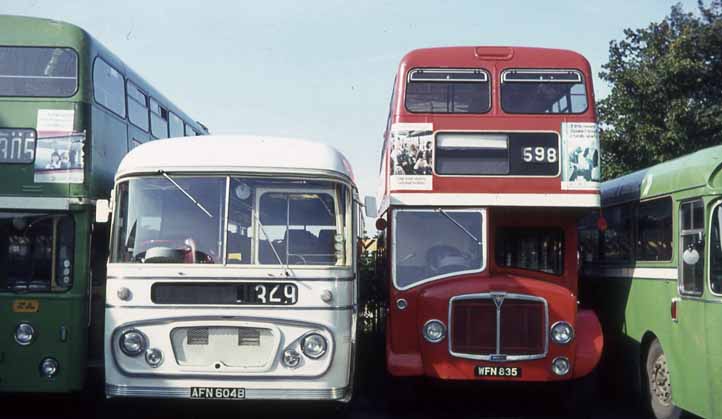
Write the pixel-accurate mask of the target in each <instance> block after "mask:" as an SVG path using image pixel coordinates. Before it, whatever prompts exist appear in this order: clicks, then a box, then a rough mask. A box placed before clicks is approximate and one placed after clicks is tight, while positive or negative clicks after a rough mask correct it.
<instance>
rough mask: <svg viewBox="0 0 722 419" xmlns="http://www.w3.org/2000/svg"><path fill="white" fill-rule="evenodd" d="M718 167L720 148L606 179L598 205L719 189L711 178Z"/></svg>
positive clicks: (720, 160) (709, 149)
mask: <svg viewBox="0 0 722 419" xmlns="http://www.w3.org/2000/svg"><path fill="white" fill-rule="evenodd" d="M721 166H722V146H714V147H709V148H705V149H703V150H699V151H697V152H695V153H691V154H688V155H685V156H682V157H679V158H676V159H674V160H670V161H667V162H664V163H660V164H658V165H655V166H652V167H648V168H646V169H642V170H639V171H636V172H633V173H630V174H628V175H625V176H622V177H619V178H616V179H612V180H609V181H607V182H604V183H602V187H601V194H602V206H605V207H607V206H611V205H616V204H621V203H625V202H630V201H638V200H640V199H647V198H653V197H656V196H661V195H668V194H671V193H674V192H677V191H681V190H686V189H693V188H699V187H709V188H712V189H719V188H720V187H722V182H721V181H720V180H718V181H715V180H716V179H715V178H716V176H714V175H716V174H717V173H718V169H719V168H720V167H721Z"/></svg>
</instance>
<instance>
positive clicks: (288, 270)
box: [256, 213, 291, 276]
mask: <svg viewBox="0 0 722 419" xmlns="http://www.w3.org/2000/svg"><path fill="white" fill-rule="evenodd" d="M256 222H258V227H260V228H261V232H262V233H263V235H264V236H266V241H267V242H268V245H269V246H271V250H273V255H274V256H276V260H277V261H278V264H279V265H281V268H282V269H283V273H284V274H285V275H286V276H290V273H289V272H290V270H291V269H290V268H289V267H288V257H286V263H283V260H281V255H280V254H279V253H278V251H277V250H276V246H274V245H273V241H271V237H270V236H269V235H268V233H266V229H265V228H264V227H263V223H261V217H259V216H258V213H256Z"/></svg>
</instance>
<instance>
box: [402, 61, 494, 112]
mask: <svg viewBox="0 0 722 419" xmlns="http://www.w3.org/2000/svg"><path fill="white" fill-rule="evenodd" d="M490 106H491V89H490V87H489V74H488V73H487V72H486V71H484V70H481V69H477V68H464V69H448V68H416V69H413V70H411V71H409V75H408V79H407V82H406V109H408V111H409V112H416V113H485V112H488V111H489V109H490Z"/></svg>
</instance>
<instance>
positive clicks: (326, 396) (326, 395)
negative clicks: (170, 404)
mask: <svg viewBox="0 0 722 419" xmlns="http://www.w3.org/2000/svg"><path fill="white" fill-rule="evenodd" d="M219 384H220V383H219ZM199 387H203V386H199ZM210 387H212V386H210ZM245 391H246V397H245V399H246V400H256V399H258V400H342V399H343V398H344V396H345V395H346V393H347V392H348V391H349V387H336V388H329V389H299V388H289V389H283V388H268V389H263V388H246V389H245ZM105 395H106V396H107V397H150V398H179V399H190V398H191V397H190V395H191V388H190V387H147V386H126V385H115V384H107V383H106V384H105Z"/></svg>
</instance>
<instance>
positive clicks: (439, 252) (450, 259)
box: [426, 245, 471, 274]
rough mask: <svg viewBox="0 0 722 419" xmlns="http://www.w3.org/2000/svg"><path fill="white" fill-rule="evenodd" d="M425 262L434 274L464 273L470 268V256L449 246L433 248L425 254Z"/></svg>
mask: <svg viewBox="0 0 722 419" xmlns="http://www.w3.org/2000/svg"><path fill="white" fill-rule="evenodd" d="M426 260H427V261H428V267H429V269H430V270H431V272H433V273H435V274H441V273H447V272H454V271H465V270H467V269H469V268H470V267H471V255H470V254H469V253H466V252H462V251H461V250H459V249H457V248H456V247H454V246H449V245H436V246H433V247H432V248H431V249H429V250H428V252H426Z"/></svg>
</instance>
